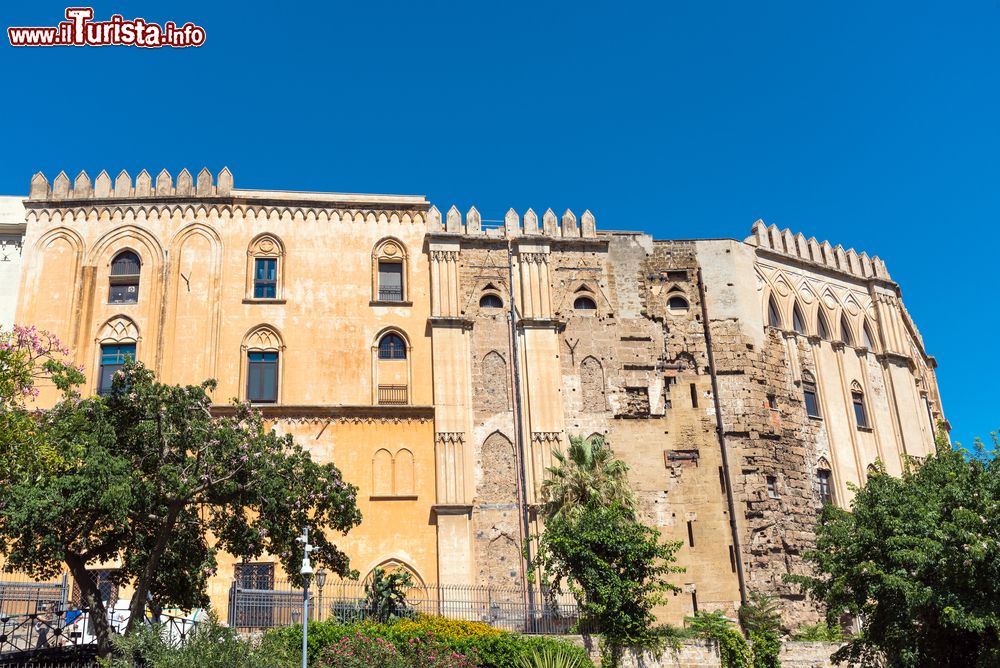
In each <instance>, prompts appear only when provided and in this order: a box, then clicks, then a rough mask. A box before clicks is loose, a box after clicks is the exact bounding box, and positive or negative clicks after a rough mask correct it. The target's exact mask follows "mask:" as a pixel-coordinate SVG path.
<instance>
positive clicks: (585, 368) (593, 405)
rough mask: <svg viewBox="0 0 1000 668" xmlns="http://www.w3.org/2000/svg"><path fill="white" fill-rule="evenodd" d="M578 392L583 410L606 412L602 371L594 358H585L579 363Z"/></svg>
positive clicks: (606, 403) (606, 405) (606, 404)
mask: <svg viewBox="0 0 1000 668" xmlns="http://www.w3.org/2000/svg"><path fill="white" fill-rule="evenodd" d="M580 392H581V399H582V400H583V410H585V411H587V412H594V413H603V412H604V411H606V410H608V402H607V398H606V395H605V391H604V369H603V368H602V367H601V363H600V362H599V361H598V360H597V358H595V357H587V358H585V359H584V360H583V362H581V363H580Z"/></svg>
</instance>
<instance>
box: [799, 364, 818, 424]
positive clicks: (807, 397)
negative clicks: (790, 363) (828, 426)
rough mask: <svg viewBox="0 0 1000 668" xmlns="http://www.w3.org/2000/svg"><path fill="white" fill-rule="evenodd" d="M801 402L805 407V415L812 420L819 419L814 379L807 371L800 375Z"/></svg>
mask: <svg viewBox="0 0 1000 668" xmlns="http://www.w3.org/2000/svg"><path fill="white" fill-rule="evenodd" d="M802 401H803V403H804V404H805V407H806V415H808V416H809V417H813V418H818V417H821V415H820V412H819V394H818V392H817V389H816V379H815V378H813V375H812V374H811V373H809V372H808V371H805V372H803V374H802Z"/></svg>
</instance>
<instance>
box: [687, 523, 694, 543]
mask: <svg viewBox="0 0 1000 668" xmlns="http://www.w3.org/2000/svg"><path fill="white" fill-rule="evenodd" d="M688 546H689V547H694V522H692V521H691V520H688Z"/></svg>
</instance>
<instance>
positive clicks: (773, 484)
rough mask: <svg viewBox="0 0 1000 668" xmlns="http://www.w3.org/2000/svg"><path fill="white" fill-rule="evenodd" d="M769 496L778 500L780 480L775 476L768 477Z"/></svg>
mask: <svg viewBox="0 0 1000 668" xmlns="http://www.w3.org/2000/svg"><path fill="white" fill-rule="evenodd" d="M767 495H768V496H769V497H771V498H772V499H777V498H778V479H777V478H775V477H774V476H773V475H769V476H767Z"/></svg>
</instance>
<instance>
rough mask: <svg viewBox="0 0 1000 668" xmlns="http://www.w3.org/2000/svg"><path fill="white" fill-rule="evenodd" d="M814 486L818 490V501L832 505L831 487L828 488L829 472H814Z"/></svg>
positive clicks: (820, 470)
mask: <svg viewBox="0 0 1000 668" xmlns="http://www.w3.org/2000/svg"><path fill="white" fill-rule="evenodd" d="M816 486H817V487H818V488H819V500H820V501H822V502H823V503H824V504H826V503H833V487H831V486H830V472H829V471H827V470H826V469H819V470H817V471H816Z"/></svg>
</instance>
